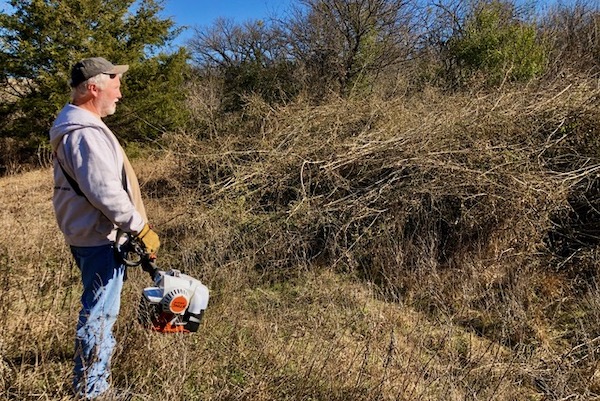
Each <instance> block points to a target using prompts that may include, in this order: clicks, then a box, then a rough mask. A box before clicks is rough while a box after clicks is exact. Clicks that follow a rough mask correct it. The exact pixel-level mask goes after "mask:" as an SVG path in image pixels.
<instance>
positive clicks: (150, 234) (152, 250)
mask: <svg viewBox="0 0 600 401" xmlns="http://www.w3.org/2000/svg"><path fill="white" fill-rule="evenodd" d="M137 237H138V238H139V239H140V240H142V243H143V244H144V246H145V247H146V252H148V254H149V255H150V258H152V259H155V258H156V252H158V248H160V239H158V234H156V233H155V232H154V231H153V230H152V229H151V228H150V226H149V225H148V224H146V225H145V226H144V228H142V231H140V233H139V234H138V235H137Z"/></svg>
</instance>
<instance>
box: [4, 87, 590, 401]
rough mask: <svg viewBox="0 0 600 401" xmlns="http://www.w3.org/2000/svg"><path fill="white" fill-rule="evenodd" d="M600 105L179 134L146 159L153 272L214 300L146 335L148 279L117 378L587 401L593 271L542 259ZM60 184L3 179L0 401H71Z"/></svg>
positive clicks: (127, 317)
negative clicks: (187, 320) (197, 326)
mask: <svg viewBox="0 0 600 401" xmlns="http://www.w3.org/2000/svg"><path fill="white" fill-rule="evenodd" d="M597 93H598V90H597V88H594V87H593V86H591V87H590V86H586V84H585V83H582V84H581V85H571V86H568V85H564V86H561V85H557V86H556V87H551V88H544V89H543V90H537V89H536V90H524V89H522V88H520V89H519V90H515V91H512V92H506V93H498V94H486V95H480V96H466V97H462V96H455V97H446V96H444V95H440V94H436V93H433V94H424V95H423V97H422V98H412V99H398V100H394V101H382V100H377V99H373V100H371V99H370V100H369V101H358V102H345V101H341V100H334V101H332V102H331V103H330V104H328V105H327V106H323V107H320V108H311V107H308V106H305V105H303V104H301V103H299V104H296V105H290V106H288V107H286V108H282V109H279V110H273V109H270V108H268V107H266V106H265V105H263V104H261V103H260V102H254V103H251V104H250V107H249V108H248V111H247V116H246V117H247V120H244V121H232V122H230V123H228V122H224V121H221V122H213V123H215V124H221V125H222V126H221V127H219V130H218V131H219V132H223V133H226V134H222V135H221V136H220V137H218V138H213V139H208V140H202V141H199V140H197V139H195V137H194V135H193V134H194V133H189V134H186V135H173V136H172V137H170V138H167V142H168V143H167V145H166V148H165V149H166V150H163V151H161V152H159V153H158V154H157V155H155V156H150V157H147V158H140V159H138V160H137V161H136V163H135V164H136V165H135V167H136V169H137V170H138V171H139V175H140V178H141V180H142V182H143V185H144V188H143V191H144V193H146V194H148V197H149V199H148V202H147V206H148V209H149V215H150V216H152V220H153V222H154V223H155V224H156V225H157V227H158V230H159V232H160V233H161V235H162V236H163V242H164V246H163V250H162V256H161V259H160V261H161V263H162V264H163V266H165V267H177V268H183V269H184V270H185V271H186V272H189V273H190V274H193V275H194V276H196V277H198V278H200V279H202V280H203V281H204V282H205V283H206V284H207V285H208V286H209V288H210V289H211V297H212V298H211V301H210V305H209V310H208V311H207V313H206V315H205V321H204V323H203V325H202V327H201V331H200V332H199V333H197V334H195V335H189V336H161V335H155V334H152V333H148V332H145V331H144V330H143V329H142V328H141V327H139V326H138V325H137V323H136V322H135V319H136V315H135V314H136V306H137V302H138V297H139V293H140V290H141V288H142V287H143V286H145V285H148V284H149V283H148V279H147V277H146V276H145V275H144V274H142V273H141V272H136V271H133V272H132V273H131V276H130V281H128V282H127V284H126V288H125V293H124V296H123V301H124V302H123V312H122V315H121V317H120V320H119V322H118V326H117V329H116V332H117V338H118V342H119V348H118V350H117V353H116V355H115V359H114V379H115V381H116V382H117V383H118V384H119V385H121V386H130V387H131V388H132V389H133V390H134V391H136V392H139V393H140V394H144V395H145V396H144V397H140V399H146V396H148V398H150V399H169V400H200V399H202V400H211V399H212V400H234V399H240V400H242V399H243V400H286V399H288V400H319V399H320V400H351V399H352V400H361V399H363V400H372V399H385V400H397V399H400V400H402V399H404V400H416V399H422V400H464V399H473V400H475V399H477V400H480V399H486V400H487V399H495V400H525V399H530V400H542V399H561V398H565V397H569V396H572V397H574V396H577V397H580V398H581V397H583V398H581V399H593V397H594V396H595V393H596V392H597V391H598V389H599V387H600V380H599V377H598V374H596V370H595V366H596V365H595V358H596V352H595V348H596V347H595V344H596V342H597V337H596V334H595V333H596V332H597V330H598V323H597V322H598V319H595V317H597V315H596V314H595V313H597V312H594V311H595V310H596V309H597V308H596V306H597V305H598V303H599V300H600V297H598V293H597V290H596V289H595V287H594V286H593V279H590V276H589V273H590V271H595V268H596V266H595V265H594V260H595V259H594V258H593V255H591V256H590V257H587V258H583V259H582V257H581V256H578V258H580V259H577V260H578V263H579V262H585V263H587V265H589V266H588V270H585V269H583V268H581V269H582V270H581V271H579V270H577V268H578V266H579V265H578V266H575V267H572V268H571V270H567V269H566V268H565V269H563V267H564V266H568V263H567V262H568V261H565V260H563V262H564V263H563V264H562V265H560V264H558V262H556V261H555V260H554V259H552V258H551V257H549V256H548V255H547V253H546V252H545V251H544V250H543V249H542V248H543V247H542V246H541V245H542V244H543V241H542V237H543V235H544V234H545V232H546V231H547V230H548V229H549V227H550V226H551V220H550V217H551V215H552V213H553V212H556V211H560V210H563V209H565V208H566V206H565V199H566V197H567V194H568V192H569V190H570V189H572V184H573V182H579V181H581V180H580V179H579V178H578V176H580V175H581V176H585V177H587V175H588V174H587V173H588V172H589V171H594V170H593V165H594V164H593V163H592V162H588V163H587V164H585V163H584V164H583V165H578V167H579V168H582V169H581V170H579V171H578V172H573V169H571V170H569V169H566V170H565V168H563V171H559V170H558V167H553V166H554V164H559V161H562V160H563V159H564V155H565V154H572V153H573V152H572V151H573V149H575V148H574V147H567V149H568V151H569V152H571V153H568V152H567V151H565V150H564V148H562V147H561V146H562V145H563V143H564V141H565V140H568V139H569V135H572V136H577V135H584V137H585V138H588V137H586V136H585V132H584V131H585V130H583V131H582V130H581V129H579V130H578V128H577V126H578V124H579V125H582V124H583V121H584V120H585V118H588V120H586V121H589V119H591V120H592V121H594V120H593V119H594V118H597V115H598V113H597V104H596V103H597V101H595V102H594V99H595V96H596V95H597ZM573 116H575V117H577V118H578V119H575V120H573V119H574V118H575V117H573ZM582 117H585V118H582ZM198 118H199V119H202V118H203V117H202V116H201V115H200V116H199V117H198ZM227 124H230V125H229V126H228V125H227ZM568 124H571V125H568ZM561 127H570V128H569V129H568V130H564V129H562V128H561ZM586 129H587V128H586ZM244 130H245V131H244ZM582 132H583V133H582ZM563 134H566V135H565V136H563ZM561 137H562V138H561ZM549 150H550V151H553V152H554V153H552V155H551V156H548V157H545V155H546V154H547V153H551V152H549ZM579 151H580V152H582V151H581V150H579ZM581 156H582V157H583V158H585V157H588V156H586V155H581ZM588 159H589V157H588ZM540 160H541V161H540ZM578 160H579V159H578ZM553 163H554V164H553ZM573 163H575V162H573ZM577 163H579V162H577ZM549 165H551V166H550V167H548V166H549ZM561 166H562V164H561ZM51 188H52V184H51V171H50V170H48V169H44V170H39V171H34V172H30V173H25V174H21V175H17V176H8V177H3V178H1V179H0V204H2V205H6V206H4V207H3V208H2V210H1V211H0V213H2V219H1V220H0V221H2V226H1V230H0V244H1V245H0V248H1V249H0V251H1V252H0V272H1V278H0V280H1V281H0V282H1V283H2V292H0V294H1V295H0V305H1V306H0V307H1V308H2V313H1V314H0V316H2V324H1V325H0V356H1V359H0V373H1V374H0V398H2V399H14V400H59V399H68V395H69V382H70V369H71V360H70V359H71V356H72V340H73V325H74V322H75V319H76V315H77V311H78V305H77V303H78V292H79V283H78V273H77V269H76V267H75V266H73V263H72V262H71V259H70V255H69V253H68V249H67V248H66V246H65V245H64V243H63V241H62V238H61V236H60V233H59V232H58V229H57V228H56V225H55V222H54V218H53V214H52V209H51ZM450 221H451V222H452V224H453V225H449V224H450V223H449V222H450ZM449 227H450V228H452V227H454V228H453V229H449ZM586 249H587V250H583V251H582V252H583V253H585V252H587V253H588V254H590V253H592V254H593V252H594V249H595V248H594V247H588V248H586ZM584 273H585V274H588V276H586V275H585V274H584ZM592 277H595V275H593V274H592ZM586 280H587V281H586ZM582 282H583V284H582Z"/></svg>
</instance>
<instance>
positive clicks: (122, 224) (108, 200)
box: [65, 127, 145, 233]
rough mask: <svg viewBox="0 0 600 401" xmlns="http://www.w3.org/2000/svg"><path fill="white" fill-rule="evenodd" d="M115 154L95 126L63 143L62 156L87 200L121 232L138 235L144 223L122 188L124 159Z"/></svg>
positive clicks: (116, 151) (113, 148)
mask: <svg viewBox="0 0 600 401" xmlns="http://www.w3.org/2000/svg"><path fill="white" fill-rule="evenodd" d="M117 146H120V145H117ZM118 151H120V149H115V145H114V144H111V143H110V139H109V138H107V137H106V135H104V133H103V132H102V131H101V130H100V129H99V128H95V127H86V128H81V129H79V130H76V131H74V132H73V133H72V134H71V135H69V136H68V138H67V141H66V143H65V156H66V158H70V164H71V166H72V171H73V173H74V178H75V181H77V183H78V184H79V188H80V189H81V192H83V194H84V195H85V196H86V198H87V199H88V201H89V202H90V203H91V204H92V205H93V206H94V207H95V208H97V209H98V210H100V211H101V212H102V214H103V215H104V216H106V218H108V219H109V220H110V221H111V222H112V223H113V224H115V225H116V226H117V227H119V228H120V229H122V230H123V231H126V232H134V233H137V232H139V231H141V230H142V228H143V227H144V224H145V223H144V220H143V218H142V216H141V215H140V214H139V213H138V212H137V211H136V209H135V206H134V205H133V203H132V201H131V199H130V197H129V194H128V193H127V191H126V190H125V189H124V188H123V183H122V177H123V156H122V155H121V154H119V153H118Z"/></svg>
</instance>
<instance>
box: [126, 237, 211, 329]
mask: <svg viewBox="0 0 600 401" xmlns="http://www.w3.org/2000/svg"><path fill="white" fill-rule="evenodd" d="M123 237H124V238H123ZM115 250H116V252H117V254H118V255H119V257H120V258H121V259H122V261H123V263H124V264H125V265H126V266H140V265H141V266H142V269H143V270H144V271H146V272H148V274H150V277H151V278H152V280H153V282H154V285H153V286H152V287H146V288H144V290H143V291H142V298H141V300H140V306H139V310H138V320H139V322H140V323H142V324H143V325H144V326H146V327H148V328H149V329H151V330H154V331H157V332H160V333H194V332H196V331H198V328H199V327H200V321H201V320H202V316H203V314H204V311H205V310H206V307H207V306H208V298H209V293H208V288H207V287H206V286H205V285H204V284H202V282H200V280H197V279H195V278H193V277H191V276H188V275H187V274H183V273H181V272H180V271H179V270H176V269H171V270H168V271H164V270H160V269H159V268H158V266H157V265H156V263H155V259H154V258H151V257H150V255H148V254H147V253H146V252H145V249H144V246H143V244H141V242H140V241H139V240H138V239H137V238H136V237H134V236H132V235H131V234H129V233H124V232H122V231H119V232H118V233H117V239H116V246H115Z"/></svg>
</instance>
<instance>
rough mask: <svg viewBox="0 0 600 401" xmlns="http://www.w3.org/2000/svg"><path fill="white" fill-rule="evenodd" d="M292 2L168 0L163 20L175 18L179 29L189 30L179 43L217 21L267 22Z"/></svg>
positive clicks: (266, 0) (271, 0)
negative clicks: (187, 27) (200, 28)
mask: <svg viewBox="0 0 600 401" xmlns="http://www.w3.org/2000/svg"><path fill="white" fill-rule="evenodd" d="M294 3H297V1H293V0H167V1H166V2H165V9H164V10H163V12H162V13H161V15H162V16H163V17H172V18H173V19H174V20H175V23H176V24H177V25H179V26H189V27H190V29H187V30H186V31H185V32H184V33H183V34H182V35H181V37H180V38H178V40H177V42H178V43H181V42H184V41H185V40H186V39H188V38H189V37H191V36H192V35H193V30H192V29H191V27H193V26H208V25H211V24H212V23H213V22H214V21H215V20H216V19H217V18H219V17H223V18H231V19H233V20H235V21H236V22H243V21H246V20H249V19H253V20H256V19H267V18H269V17H273V16H281V15H284V14H285V13H287V12H288V11H289V10H290V9H291V7H292V4H294Z"/></svg>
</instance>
